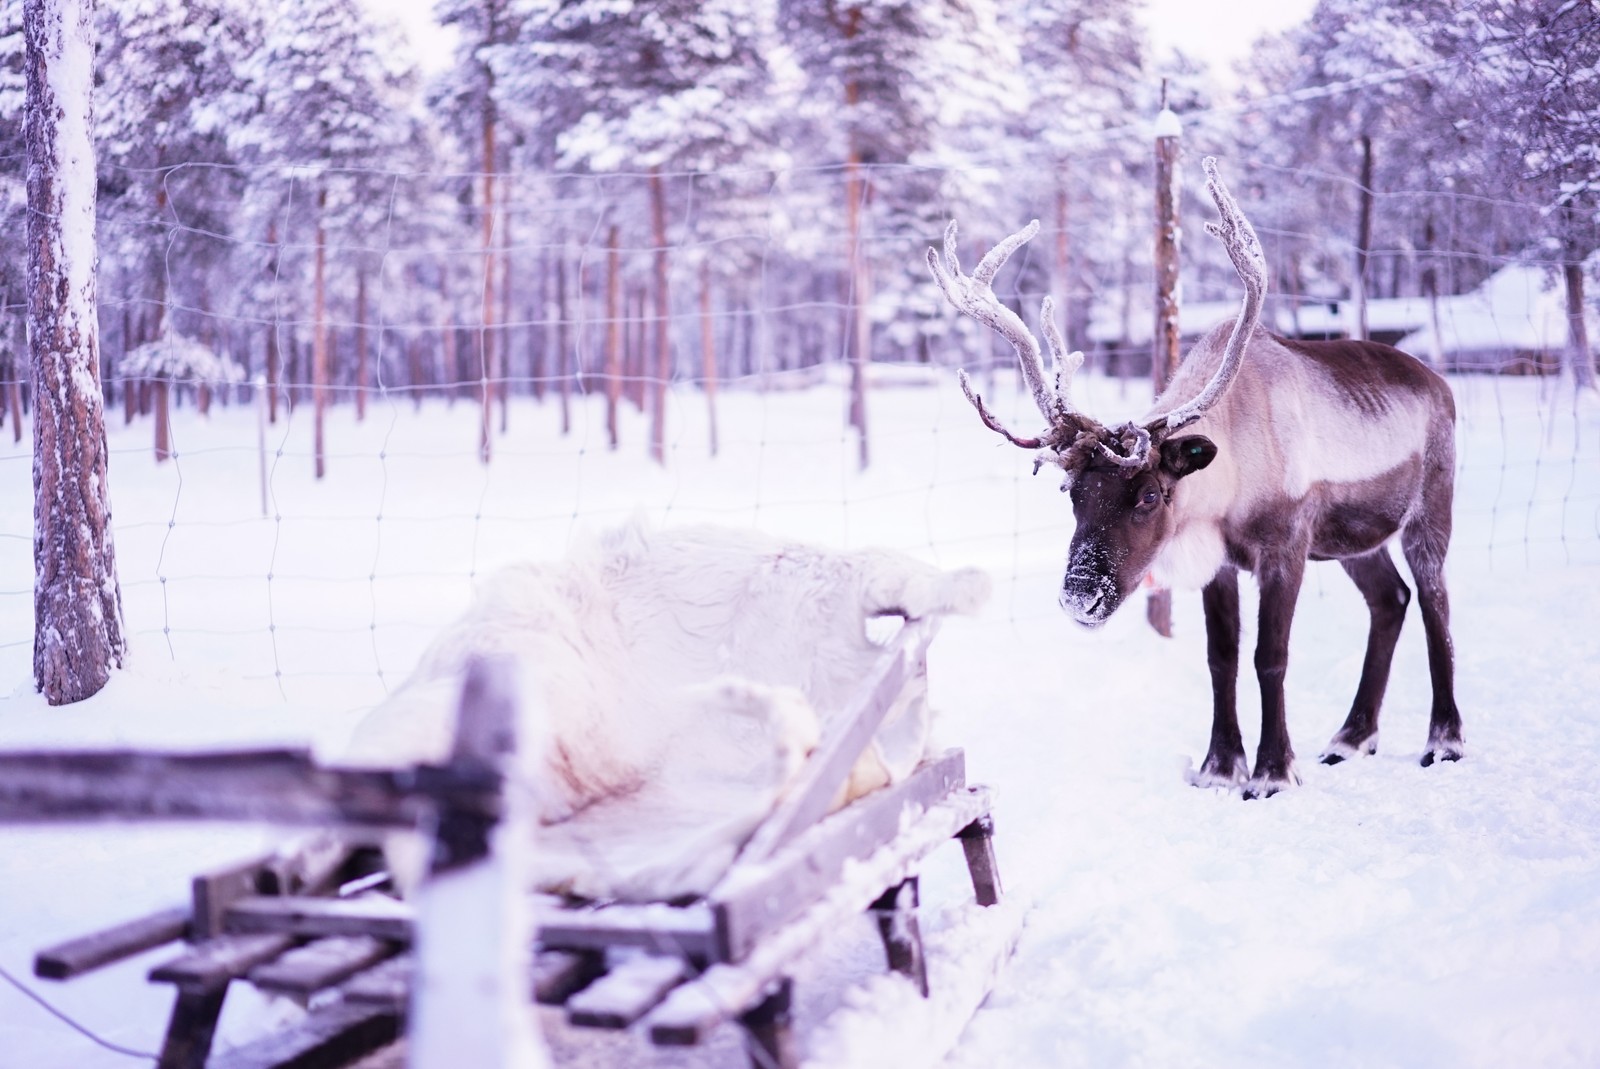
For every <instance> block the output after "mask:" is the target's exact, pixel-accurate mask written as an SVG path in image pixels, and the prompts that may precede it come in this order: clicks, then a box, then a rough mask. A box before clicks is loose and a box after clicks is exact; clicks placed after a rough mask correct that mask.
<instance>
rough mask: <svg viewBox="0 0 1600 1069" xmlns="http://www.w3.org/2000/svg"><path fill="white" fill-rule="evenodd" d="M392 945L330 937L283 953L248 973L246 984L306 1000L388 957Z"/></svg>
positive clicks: (363, 938)
mask: <svg viewBox="0 0 1600 1069" xmlns="http://www.w3.org/2000/svg"><path fill="white" fill-rule="evenodd" d="M398 949H399V947H398V946H396V945H395V944H394V943H390V942H386V941H384V940H382V939H374V938H372V937H371V936H368V935H334V936H329V937H328V938H326V939H318V940H315V941H313V942H310V943H307V944H306V945H305V946H300V947H295V948H294V949H293V950H289V951H286V952H285V953H284V954H283V955H282V956H280V957H279V958H277V959H276V960H274V961H269V962H266V963H264V964H261V965H257V966H256V967H255V968H254V969H251V970H250V974H249V975H250V982H251V983H252V984H255V985H256V986H257V987H259V988H261V989H262V990H263V991H276V992H281V993H283V994H286V995H300V996H305V997H309V996H311V995H314V994H316V993H317V992H318V991H321V990H322V989H323V988H325V987H332V986H333V985H334V984H337V983H340V982H342V981H344V980H347V979H349V978H350V977H352V976H354V975H355V974H356V973H358V972H360V971H361V970H363V969H366V968H368V967H370V966H373V965H376V964H377V963H378V962H380V961H383V960H384V959H385V958H388V957H391V956H393V955H394V953H395V952H396V951H397V950H398Z"/></svg>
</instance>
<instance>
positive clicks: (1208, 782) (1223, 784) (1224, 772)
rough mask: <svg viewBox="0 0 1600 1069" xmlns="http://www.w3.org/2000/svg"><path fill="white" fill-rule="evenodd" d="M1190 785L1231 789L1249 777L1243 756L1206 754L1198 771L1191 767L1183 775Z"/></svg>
mask: <svg viewBox="0 0 1600 1069" xmlns="http://www.w3.org/2000/svg"><path fill="white" fill-rule="evenodd" d="M1184 778H1185V779H1187V780H1188V781H1189V786H1191V787H1211V788H1222V789H1223V790H1229V791H1231V790H1233V789H1234V788H1236V787H1241V786H1243V785H1244V783H1245V781H1246V780H1248V779H1249V778H1250V776H1249V772H1248V769H1247V767H1246V765H1245V763H1244V756H1243V755H1240V756H1239V757H1237V758H1227V759H1219V758H1216V757H1213V756H1210V755H1208V756H1207V757H1206V760H1205V763H1204V764H1202V765H1201V766H1200V768H1199V770H1198V771H1196V770H1193V769H1191V770H1190V771H1189V772H1188V773H1187V774H1186V775H1185V777H1184Z"/></svg>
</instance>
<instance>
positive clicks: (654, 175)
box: [650, 167, 672, 466]
mask: <svg viewBox="0 0 1600 1069" xmlns="http://www.w3.org/2000/svg"><path fill="white" fill-rule="evenodd" d="M650 223H651V227H652V230H653V231H654V240H655V244H656V249H655V290H656V315H655V319H656V330H655V335H656V338H655V341H656V352H655V357H656V358H655V371H654V373H653V374H652V375H651V381H650V459H651V460H654V461H655V462H656V463H657V464H661V465H663V466H664V465H665V464H666V463H667V380H668V379H670V378H671V377H672V337H671V332H670V329H669V328H670V326H671V323H670V321H669V318H668V317H669V315H670V313H671V310H672V303H671V301H670V300H669V295H668V293H667V195H666V190H665V188H664V183H663V182H662V181H661V169H660V168H659V167H657V168H652V169H651V171H650Z"/></svg>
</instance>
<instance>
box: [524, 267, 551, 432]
mask: <svg viewBox="0 0 1600 1069" xmlns="http://www.w3.org/2000/svg"><path fill="white" fill-rule="evenodd" d="M534 301H535V303H534V314H533V315H532V316H530V317H529V322H528V361H529V367H528V377H529V378H530V379H532V380H533V381H532V383H531V385H532V387H533V399H534V400H535V401H543V400H544V378H545V373H546V371H547V369H548V365H549V360H548V358H547V356H546V352H547V350H548V349H549V348H550V346H549V341H550V324H549V322H548V320H549V318H550V256H549V254H548V253H544V252H541V253H540V254H539V289H538V292H537V293H536V294H535V295H534Z"/></svg>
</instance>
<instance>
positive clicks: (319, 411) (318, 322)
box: [311, 190, 328, 479]
mask: <svg viewBox="0 0 1600 1069" xmlns="http://www.w3.org/2000/svg"><path fill="white" fill-rule="evenodd" d="M327 204H328V193H327V190H322V191H320V192H318V194H317V248H316V255H315V260H314V266H313V268H312V286H313V287H314V289H315V292H314V293H313V294H312V328H311V329H312V333H311V405H312V410H313V413H314V414H313V416H312V447H311V452H312V456H313V458H314V461H315V467H316V473H317V478H319V479H320V478H322V477H323V476H324V475H326V474H327V473H328V448H327V427H326V422H327V410H328V278H327V275H328V271H327V266H328V235H327V228H326V227H325V226H324V225H323V222H322V213H323V210H324V209H325V208H326V207H327Z"/></svg>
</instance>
